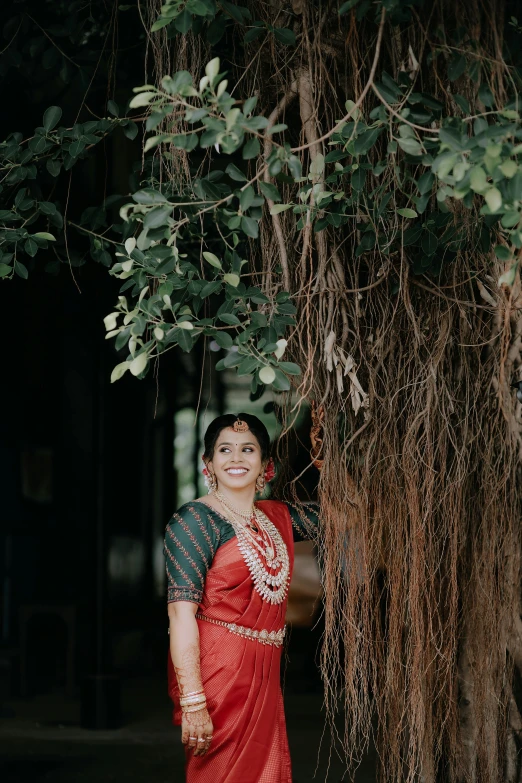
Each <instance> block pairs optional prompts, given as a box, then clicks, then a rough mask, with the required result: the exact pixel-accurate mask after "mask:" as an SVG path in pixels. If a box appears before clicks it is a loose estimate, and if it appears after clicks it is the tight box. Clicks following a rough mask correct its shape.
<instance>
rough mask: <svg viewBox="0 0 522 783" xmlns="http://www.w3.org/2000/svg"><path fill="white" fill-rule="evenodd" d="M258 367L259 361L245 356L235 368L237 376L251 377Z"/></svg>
mask: <svg viewBox="0 0 522 783" xmlns="http://www.w3.org/2000/svg"><path fill="white" fill-rule="evenodd" d="M258 367H259V359H257V357H255V356H245V358H244V359H243V361H242V362H241V364H240V365H239V366H238V368H237V374H238V375H239V376H242V375H251V374H252V373H253V372H254V370H257V368H258Z"/></svg>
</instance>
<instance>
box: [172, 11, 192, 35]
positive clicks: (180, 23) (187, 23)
mask: <svg viewBox="0 0 522 783" xmlns="http://www.w3.org/2000/svg"><path fill="white" fill-rule="evenodd" d="M174 27H175V28H176V30H178V31H179V32H180V33H182V35H185V33H188V31H189V30H190V28H191V27H192V14H191V13H189V11H187V9H186V8H185V9H184V10H183V11H182V12H181V13H180V15H179V16H177V17H176V19H175V20H174Z"/></svg>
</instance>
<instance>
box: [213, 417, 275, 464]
mask: <svg viewBox="0 0 522 783" xmlns="http://www.w3.org/2000/svg"><path fill="white" fill-rule="evenodd" d="M238 419H241V421H244V422H246V423H247V424H248V429H249V430H250V432H251V433H252V435H255V437H256V439H257V442H258V443H259V446H260V448H261V460H262V462H266V461H267V460H268V459H269V457H270V436H269V434H268V430H267V428H266V427H265V425H264V424H263V422H262V421H261V420H260V419H258V418H257V416H252V414H250V413H238V415H237V416H236V415H235V414H233V413H225V414H224V415H223V416H218V417H217V418H216V419H214V420H213V421H211V422H210V424H209V425H208V427H207V431H206V432H205V437H204V443H205V451H204V452H203V459H204V460H205V462H209V461H210V460H211V459H212V457H213V456H214V449H215V446H216V442H217V439H218V438H219V434H220V432H221V431H222V430H224V429H225V428H226V427H232V426H233V424H234V422H235V421H237V420H238Z"/></svg>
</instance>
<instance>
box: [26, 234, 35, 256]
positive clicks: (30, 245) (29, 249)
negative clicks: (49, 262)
mask: <svg viewBox="0 0 522 783" xmlns="http://www.w3.org/2000/svg"><path fill="white" fill-rule="evenodd" d="M24 250H25V252H26V253H27V255H28V256H31V258H33V257H34V256H35V255H36V254H37V253H38V245H37V244H36V242H35V241H34V239H31V238H30V237H29V239H27V240H26V241H25V243H24Z"/></svg>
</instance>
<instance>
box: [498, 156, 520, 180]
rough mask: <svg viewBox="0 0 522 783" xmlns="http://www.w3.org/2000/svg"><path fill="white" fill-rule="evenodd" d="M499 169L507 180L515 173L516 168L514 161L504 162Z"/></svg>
mask: <svg viewBox="0 0 522 783" xmlns="http://www.w3.org/2000/svg"><path fill="white" fill-rule="evenodd" d="M499 169H500V171H501V172H502V174H503V175H504V176H505V177H507V179H511V178H512V177H514V176H515V174H516V173H517V171H518V166H517V164H516V162H515V161H514V160H505V161H504V163H503V164H502V165H501V166H499Z"/></svg>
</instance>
